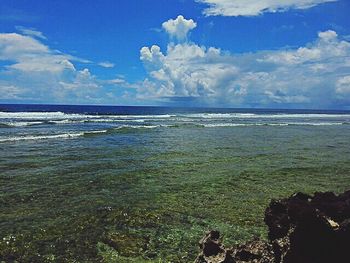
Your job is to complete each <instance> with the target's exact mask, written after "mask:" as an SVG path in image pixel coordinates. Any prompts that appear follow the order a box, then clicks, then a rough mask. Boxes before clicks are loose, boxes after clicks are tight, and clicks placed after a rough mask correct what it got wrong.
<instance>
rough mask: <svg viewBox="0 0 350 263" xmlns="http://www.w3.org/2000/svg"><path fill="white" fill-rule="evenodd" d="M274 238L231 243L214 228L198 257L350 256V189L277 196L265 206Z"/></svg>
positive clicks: (265, 262)
mask: <svg viewBox="0 0 350 263" xmlns="http://www.w3.org/2000/svg"><path fill="white" fill-rule="evenodd" d="M265 223H266V224H267V226H268V229H269V233H268V238H269V240H268V241H263V240H259V239H255V240H253V241H250V242H248V243H246V244H243V245H240V246H236V247H233V248H229V249H226V248H225V247H224V246H223V245H222V244H221V241H220V234H219V232H217V231H211V232H209V233H207V234H206V236H205V237H204V238H203V239H202V240H201V241H200V248H201V253H200V254H199V256H198V257H197V259H196V262H197V263H231V262H233V263H234V262H237V263H240V262H253V263H326V262H327V263H329V262H335V263H342V262H344V263H345V262H350V191H347V192H345V193H343V194H340V195H335V194H334V193H332V192H326V193H315V194H314V195H313V196H309V195H306V194H302V193H297V194H295V195H293V196H291V197H289V198H286V199H282V200H272V201H271V203H270V205H269V206H268V208H267V209H266V211H265Z"/></svg>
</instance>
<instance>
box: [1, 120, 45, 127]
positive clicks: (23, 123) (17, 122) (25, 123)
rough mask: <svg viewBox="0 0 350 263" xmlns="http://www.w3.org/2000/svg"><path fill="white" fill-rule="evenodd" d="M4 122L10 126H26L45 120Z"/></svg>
mask: <svg viewBox="0 0 350 263" xmlns="http://www.w3.org/2000/svg"><path fill="white" fill-rule="evenodd" d="M2 124H5V125H7V126H9V127H26V126H32V125H39V124H43V122H42V121H30V122H25V121H16V122H15V121H12V122H2Z"/></svg>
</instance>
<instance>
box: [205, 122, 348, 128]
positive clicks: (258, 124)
mask: <svg viewBox="0 0 350 263" xmlns="http://www.w3.org/2000/svg"><path fill="white" fill-rule="evenodd" d="M343 124H344V123H342V122H287V123H214V124H199V125H201V126H203V127H206V128H215V127H249V126H334V125H343Z"/></svg>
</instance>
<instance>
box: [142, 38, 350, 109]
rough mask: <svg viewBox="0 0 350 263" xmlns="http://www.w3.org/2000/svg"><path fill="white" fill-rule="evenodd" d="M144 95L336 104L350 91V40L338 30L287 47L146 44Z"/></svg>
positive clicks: (226, 102)
mask: <svg viewBox="0 0 350 263" xmlns="http://www.w3.org/2000/svg"><path fill="white" fill-rule="evenodd" d="M140 58H141V60H142V61H143V63H144V65H145V68H146V69H147V71H148V78H146V79H145V80H144V81H143V83H142V85H141V86H142V87H141V88H139V90H138V96H139V98H142V99H146V98H147V99H155V100H156V99H158V100H159V99H160V100H162V99H163V100H164V99H166V100H169V99H170V100H172V99H178V98H180V99H181V98H193V99H194V100H195V101H196V102H198V103H199V104H202V105H203V104H204V105H206V104H208V105H217V106H260V107H266V106H271V105H272V106H273V105H275V106H278V105H283V106H286V105H290V106H298V107H324V108H327V107H332V106H336V105H337V103H338V102H339V101H340V102H341V101H342V102H346V101H348V99H347V98H346V96H345V94H347V95H348V94H349V93H348V91H349V87H350V85H349V83H350V79H349V78H348V77H342V76H344V75H349V74H350V43H349V42H347V41H344V40H340V39H338V36H337V33H336V32H334V31H325V32H320V33H319V34H318V38H317V39H316V40H315V41H314V42H312V43H308V44H307V45H305V46H303V47H300V48H297V49H289V50H272V51H259V52H256V53H243V54H229V53H228V52H223V51H221V50H220V49H216V48H213V47H209V48H206V47H201V46H198V45H196V44H194V43H180V44H174V43H170V44H169V45H168V48H167V50H166V52H162V51H161V50H160V48H159V47H158V46H155V45H154V46H152V47H151V48H148V47H143V48H142V49H141V51H140Z"/></svg>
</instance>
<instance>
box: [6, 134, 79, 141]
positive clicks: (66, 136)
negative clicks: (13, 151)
mask: <svg viewBox="0 0 350 263" xmlns="http://www.w3.org/2000/svg"><path fill="white" fill-rule="evenodd" d="M83 135H84V133H83V132H79V133H64V134H55V135H30V136H18V137H10V138H0V142H16V141H28V140H47V139H69V138H76V137H79V136H83Z"/></svg>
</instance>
